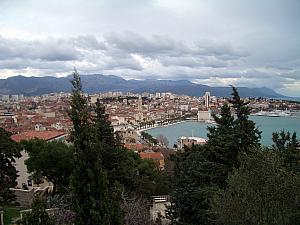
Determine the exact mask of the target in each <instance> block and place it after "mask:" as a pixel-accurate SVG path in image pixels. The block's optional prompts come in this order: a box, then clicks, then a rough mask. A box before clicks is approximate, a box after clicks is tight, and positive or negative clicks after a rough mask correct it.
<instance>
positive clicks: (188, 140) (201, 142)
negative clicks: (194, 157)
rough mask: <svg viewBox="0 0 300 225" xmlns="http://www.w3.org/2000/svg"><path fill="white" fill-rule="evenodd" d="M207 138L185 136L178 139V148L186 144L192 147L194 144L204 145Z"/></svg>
mask: <svg viewBox="0 0 300 225" xmlns="http://www.w3.org/2000/svg"><path fill="white" fill-rule="evenodd" d="M206 141H207V140H206V139H204V138H200V137H184V136H182V137H181V138H179V139H178V148H179V149H182V148H183V147H184V146H187V147H191V146H192V145H204V144H205V143H206Z"/></svg>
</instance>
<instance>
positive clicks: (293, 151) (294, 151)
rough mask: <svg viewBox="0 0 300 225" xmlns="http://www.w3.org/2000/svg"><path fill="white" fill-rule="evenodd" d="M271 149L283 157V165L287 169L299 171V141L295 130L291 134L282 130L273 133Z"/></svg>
mask: <svg viewBox="0 0 300 225" xmlns="http://www.w3.org/2000/svg"><path fill="white" fill-rule="evenodd" d="M272 139H273V142H274V145H273V149H274V150H276V151H277V152H278V153H279V154H280V155H281V156H282V157H283V158H284V165H285V167H287V168H288V169H289V170H292V171H294V172H296V173H300V143H299V140H298V139H297V135H296V132H294V133H293V134H292V135H291V133H290V132H285V131H284V130H282V131H281V132H280V133H277V132H274V133H273V137H272Z"/></svg>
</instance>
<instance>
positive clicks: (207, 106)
mask: <svg viewBox="0 0 300 225" xmlns="http://www.w3.org/2000/svg"><path fill="white" fill-rule="evenodd" d="M204 101H205V107H206V108H207V109H208V108H209V102H210V92H205V95H204Z"/></svg>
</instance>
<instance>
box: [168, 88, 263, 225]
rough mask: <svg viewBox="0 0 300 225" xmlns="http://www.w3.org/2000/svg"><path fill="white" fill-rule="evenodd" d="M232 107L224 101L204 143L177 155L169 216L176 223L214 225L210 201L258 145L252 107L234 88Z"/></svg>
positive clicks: (258, 137)
mask: <svg viewBox="0 0 300 225" xmlns="http://www.w3.org/2000/svg"><path fill="white" fill-rule="evenodd" d="M231 103H232V105H233V109H234V110H235V113H236V118H235V117H234V116H233V115H231V108H230V107H229V106H228V105H227V104H225V105H224V106H222V108H221V114H220V116H219V117H218V116H214V119H215V121H216V123H217V125H216V126H215V127H209V128H208V135H207V136H208V141H207V144H205V145H204V146H193V147H192V148H190V149H186V151H185V152H183V153H181V154H179V155H177V157H176V160H175V168H174V170H175V171H174V174H176V176H175V177H174V188H173V192H172V194H171V199H172V202H173V203H172V206H171V207H170V209H169V215H170V217H171V219H172V220H173V224H180V225H183V224H184V225H185V224H188V225H198V224H213V222H212V221H211V220H210V215H209V214H210V213H209V208H210V206H209V201H210V200H211V198H212V196H214V193H215V191H216V190H217V188H221V189H226V188H227V183H226V179H227V177H228V175H229V174H230V172H232V171H233V169H234V168H236V167H238V166H239V161H238V156H239V155H240V154H247V153H249V152H251V150H252V149H253V148H254V147H256V146H259V140H260V132H259V131H258V129H257V128H256V127H255V123H254V122H252V121H251V120H249V118H248V116H249V114H250V109H249V107H248V106H247V104H248V103H245V102H244V101H243V100H242V99H241V98H240V97H239V94H238V92H237V90H236V88H234V87H233V98H232V100H231Z"/></svg>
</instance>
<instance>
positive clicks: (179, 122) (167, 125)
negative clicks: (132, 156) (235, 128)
mask: <svg viewBox="0 0 300 225" xmlns="http://www.w3.org/2000/svg"><path fill="white" fill-rule="evenodd" d="M186 122H198V123H201V124H208V125H209V124H211V125H214V124H212V123H207V122H205V121H199V120H194V119H190V120H189V119H186V120H181V121H178V122H175V123H169V124H165V125H155V126H153V127H147V128H142V129H139V130H136V131H137V133H138V134H139V135H140V134H141V132H143V131H147V130H152V129H155V128H162V127H169V126H173V125H177V124H181V123H186Z"/></svg>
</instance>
